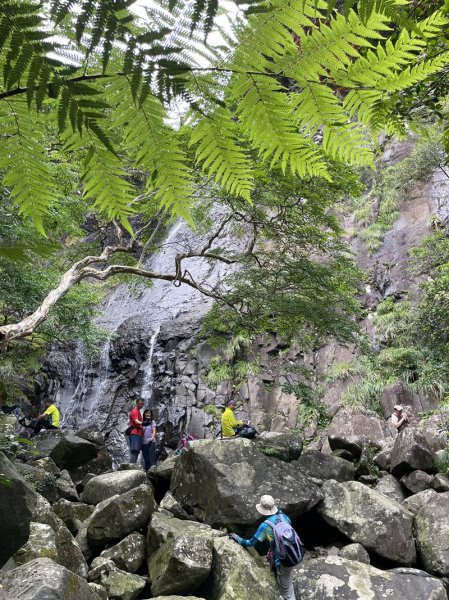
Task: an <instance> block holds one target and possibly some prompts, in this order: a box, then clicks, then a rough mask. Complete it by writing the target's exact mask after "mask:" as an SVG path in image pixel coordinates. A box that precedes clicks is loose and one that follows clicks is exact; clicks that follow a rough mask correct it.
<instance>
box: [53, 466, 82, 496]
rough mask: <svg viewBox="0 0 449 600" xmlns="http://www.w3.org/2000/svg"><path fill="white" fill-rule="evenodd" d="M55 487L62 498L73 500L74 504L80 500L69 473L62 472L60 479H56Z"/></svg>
mask: <svg viewBox="0 0 449 600" xmlns="http://www.w3.org/2000/svg"><path fill="white" fill-rule="evenodd" d="M55 485H56V489H57V490H58V494H59V496H60V498H65V499H66V500H73V501H74V502H77V501H78V500H79V496H78V492H77V491H76V488H75V486H74V484H73V481H72V479H71V477H70V475H69V472H68V471H65V470H64V471H61V474H60V475H59V477H58V479H56V483H55Z"/></svg>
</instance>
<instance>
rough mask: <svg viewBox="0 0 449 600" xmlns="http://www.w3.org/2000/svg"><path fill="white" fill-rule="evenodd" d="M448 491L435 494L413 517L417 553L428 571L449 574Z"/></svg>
mask: <svg viewBox="0 0 449 600" xmlns="http://www.w3.org/2000/svg"><path fill="white" fill-rule="evenodd" d="M448 513H449V492H445V493H444V494H436V496H434V497H433V498H431V500H429V502H426V504H424V505H423V506H422V507H421V508H420V510H419V511H418V514H417V515H416V517H415V535H416V545H417V547H418V553H419V556H420V557H421V560H422V563H423V565H424V567H425V569H426V571H429V573H434V574H436V575H441V576H443V577H448V576H449V527H448Z"/></svg>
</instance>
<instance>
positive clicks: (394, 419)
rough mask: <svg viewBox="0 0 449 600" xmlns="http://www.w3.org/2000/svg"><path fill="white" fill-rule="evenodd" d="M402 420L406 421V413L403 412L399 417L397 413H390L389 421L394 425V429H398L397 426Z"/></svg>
mask: <svg viewBox="0 0 449 600" xmlns="http://www.w3.org/2000/svg"><path fill="white" fill-rule="evenodd" d="M404 421H408V419H407V415H406V414H405V413H404V414H403V415H402V418H401V419H400V418H399V417H398V416H397V415H392V417H391V422H392V424H393V426H394V427H396V429H399V427H400V426H401V425H402V423H403V422H404Z"/></svg>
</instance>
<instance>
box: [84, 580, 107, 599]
mask: <svg viewBox="0 0 449 600" xmlns="http://www.w3.org/2000/svg"><path fill="white" fill-rule="evenodd" d="M89 587H90V588H91V590H93V591H94V592H95V593H96V594H97V596H98V597H99V599H100V600H108V593H107V591H106V590H105V589H104V587H103V586H102V585H99V584H98V583H89Z"/></svg>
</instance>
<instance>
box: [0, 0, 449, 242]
mask: <svg viewBox="0 0 449 600" xmlns="http://www.w3.org/2000/svg"><path fill="white" fill-rule="evenodd" d="M132 4H133V2H132V1H128V0H104V1H102V2H98V1H97V2H96V1H92V0H84V1H82V2H80V3H77V4H76V7H77V9H76V10H74V7H75V3H74V2H71V1H68V2H67V1H62V0H52V2H50V10H47V8H48V7H46V5H45V4H42V3H40V2H38V1H37V0H36V1H34V0H21V1H20V2H19V1H17V0H4V1H3V2H2V3H1V9H0V68H1V72H2V78H1V82H0V118H1V123H2V130H1V132H2V136H3V143H2V148H1V149H0V170H2V176H3V182H4V185H5V186H7V187H8V188H9V189H10V193H11V197H12V198H13V199H14V201H15V202H16V204H17V206H18V207H19V209H20V210H21V212H22V213H23V214H25V215H27V216H29V217H30V218H32V219H33V221H34V223H35V226H36V227H37V228H38V229H39V230H40V231H41V232H43V231H44V230H45V227H44V224H43V221H44V220H45V216H46V215H49V214H51V212H52V210H54V208H55V207H56V206H58V205H59V198H60V193H59V190H60V182H59V180H58V178H57V177H56V176H55V173H54V171H53V170H52V167H51V162H52V152H53V148H52V147H50V148H49V147H46V146H45V145H43V144H42V138H43V131H44V129H47V130H48V131H51V132H52V135H53V136H54V138H55V140H56V139H57V140H58V142H57V143H58V144H60V143H61V142H63V143H64V147H63V150H62V152H63V153H64V155H65V156H66V157H68V156H70V155H71V154H73V153H75V154H76V155H77V156H78V157H79V158H81V159H82V160H83V162H84V170H83V182H84V197H85V199H86V201H87V202H88V203H89V204H90V205H91V207H93V208H94V209H95V210H96V211H97V212H98V213H100V214H101V215H102V216H104V217H106V218H108V219H111V218H117V219H118V220H121V222H122V223H123V225H124V226H125V227H126V228H127V229H128V230H129V231H130V230H131V228H130V226H129V221H128V219H129V216H130V214H132V213H135V212H136V210H137V208H138V207H137V204H138V203H136V202H135V198H136V197H137V196H139V193H138V191H137V190H136V189H135V187H134V186H133V183H132V182H130V181H129V179H128V178H127V177H126V176H125V173H126V171H127V170H128V169H136V170H138V169H139V170H141V172H142V173H143V174H144V177H145V179H146V183H145V186H146V190H147V191H148V193H149V195H152V196H153V198H154V202H155V205H156V206H157V205H159V206H162V207H164V208H165V209H169V210H170V211H172V212H173V213H174V214H175V215H179V216H182V217H186V216H188V215H189V209H190V206H191V196H192V186H191V181H192V180H193V179H194V176H193V173H194V170H195V169H196V165H200V166H201V168H202V169H203V170H204V171H205V172H206V173H207V174H208V176H210V177H213V178H214V179H215V181H216V182H217V183H218V184H219V185H220V186H221V187H222V188H223V189H224V190H225V191H226V192H227V193H229V194H232V195H235V196H237V197H241V198H244V199H246V200H248V199H249V197H250V193H251V190H252V189H253V188H254V185H255V175H256V171H257V168H255V167H256V162H259V161H262V162H264V163H266V165H268V166H269V167H270V168H275V167H276V168H280V169H281V170H282V171H283V172H287V170H288V171H289V172H290V173H292V174H293V175H299V176H300V177H307V176H320V177H324V178H327V179H329V178H330V177H331V176H332V174H331V173H330V172H329V170H328V159H333V160H337V161H342V162H349V163H351V164H354V165H361V164H369V163H371V162H372V157H373V152H372V147H371V144H370V138H369V130H371V131H374V132H378V131H380V130H382V129H385V128H386V129H387V131H388V132H389V133H402V132H403V131H404V121H407V120H408V114H407V113H406V112H404V111H403V112H402V113H400V111H398V109H397V103H398V98H399V96H400V95H401V94H403V92H404V90H405V91H406V90H408V89H416V88H417V86H419V85H422V86H425V85H426V83H427V81H429V80H433V78H437V77H439V76H440V75H441V72H442V71H443V70H444V68H445V67H446V65H447V63H448V61H449V56H448V52H447V51H446V48H445V39H444V28H445V26H446V25H447V22H448V21H447V18H446V16H445V15H444V13H443V11H442V10H440V9H439V7H438V5H436V6H435V7H434V6H433V5H432V9H430V8H427V9H426V10H425V11H423V10H416V11H413V13H410V14H408V12H407V7H406V5H404V2H403V0H383V1H377V2H374V1H373V0H360V1H359V2H357V3H356V4H354V5H353V3H352V2H344V3H343V4H342V5H341V6H342V7H343V8H342V9H341V10H340V4H341V3H336V2H335V1H333V0H329V1H327V0H319V1H317V0H289V2H287V3H286V2H285V1H284V0H274V1H273V2H271V3H265V2H260V1H259V0H253V1H252V2H249V3H248V4H249V10H248V11H246V13H244V14H243V13H242V14H241V15H239V16H238V17H237V18H236V19H235V23H234V28H233V30H232V31H231V32H224V31H222V35H223V39H224V44H223V45H221V46H220V45H218V46H216V47H214V48H212V47H209V46H207V45H205V44H204V38H206V37H207V34H208V33H209V32H211V31H212V28H213V24H214V18H215V16H216V14H217V11H218V5H219V3H218V2H217V0H194V2H186V1H185V0H161V1H160V3H159V7H154V8H153V7H152V8H151V10H149V9H148V11H147V15H148V18H147V19H146V20H142V19H139V18H138V17H137V16H136V15H135V13H133V12H132V11H131V10H130V9H131V6H132ZM429 6H430V5H429ZM437 47H438V48H439V51H438V52H437V51H436V48H437ZM205 64H206V66H204V65H205ZM176 102H177V103H178V106H179V104H180V103H181V104H184V105H187V106H188V107H189V111H188V115H187V118H185V119H184V115H182V117H181V118H182V120H183V122H184V123H183V124H184V127H182V128H181V129H178V127H176V126H172V125H170V124H168V119H167V117H168V115H169V114H170V113H172V108H173V106H174V103H176ZM400 115H401V116H400ZM318 133H319V135H317V134H318ZM184 143H185V145H186V146H188V145H189V144H190V145H191V146H192V147H193V148H194V153H195V156H194V157H193V156H192V155H191V153H189V152H188V151H187V150H186V148H185V147H184ZM24 174H25V176H24Z"/></svg>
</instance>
